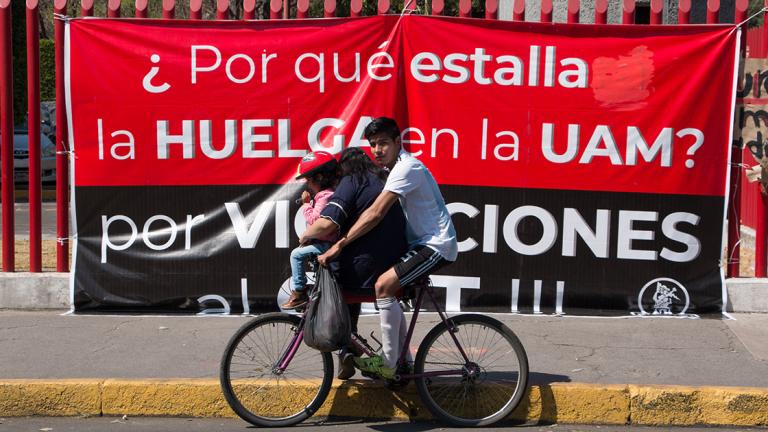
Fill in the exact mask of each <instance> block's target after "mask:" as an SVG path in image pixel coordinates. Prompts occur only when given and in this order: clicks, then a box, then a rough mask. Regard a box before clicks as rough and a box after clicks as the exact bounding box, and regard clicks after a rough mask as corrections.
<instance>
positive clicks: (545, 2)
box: [540, 0, 552, 23]
mask: <svg viewBox="0 0 768 432" xmlns="http://www.w3.org/2000/svg"><path fill="white" fill-rule="evenodd" d="M540 21H541V22H543V23H551V22H552V0H541V18H540Z"/></svg>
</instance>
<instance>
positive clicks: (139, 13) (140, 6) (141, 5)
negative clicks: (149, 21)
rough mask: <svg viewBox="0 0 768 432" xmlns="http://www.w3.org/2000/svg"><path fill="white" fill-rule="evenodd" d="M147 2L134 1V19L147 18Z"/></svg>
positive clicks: (142, 0)
mask: <svg viewBox="0 0 768 432" xmlns="http://www.w3.org/2000/svg"><path fill="white" fill-rule="evenodd" d="M148 3H149V0H136V12H135V14H134V16H135V17H136V18H148V17H149V4H148Z"/></svg>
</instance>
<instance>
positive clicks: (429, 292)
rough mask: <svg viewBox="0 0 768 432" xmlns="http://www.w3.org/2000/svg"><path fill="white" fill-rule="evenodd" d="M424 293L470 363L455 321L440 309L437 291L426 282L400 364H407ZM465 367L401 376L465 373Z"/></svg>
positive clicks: (402, 351)
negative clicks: (460, 340) (457, 334)
mask: <svg viewBox="0 0 768 432" xmlns="http://www.w3.org/2000/svg"><path fill="white" fill-rule="evenodd" d="M424 293H427V295H428V296H429V299H430V300H431V301H432V305H433V306H434V307H435V310H436V311H437V314H438V316H440V320H442V322H443V324H445V326H446V327H448V328H449V329H450V334H451V338H452V339H453V343H455V344H456V347H457V348H458V349H459V352H460V353H461V356H462V357H463V358H464V362H465V364H466V363H469V357H467V354H466V353H465V352H464V348H463V347H462V346H461V342H459V339H458V338H457V337H456V331H455V330H456V329H455V328H454V326H453V323H452V322H451V321H450V320H449V319H448V314H446V313H445V312H444V311H443V310H442V309H440V305H438V303H437V300H435V293H434V291H433V289H432V285H429V284H425V285H423V286H422V287H421V289H420V290H419V294H418V295H417V297H416V305H415V306H414V307H413V317H411V323H410V325H409V326H408V333H407V334H406V336H405V341H404V342H403V346H402V347H401V348H400V357H399V358H398V360H397V363H398V364H405V362H406V361H407V360H406V355H407V350H408V349H409V348H408V347H409V346H410V344H411V338H412V337H413V332H414V330H415V329H416V321H417V320H418V318H419V312H420V310H421V305H422V303H423V302H424ZM464 372H465V369H464V368H462V369H455V370H445V371H439V372H426V373H420V374H404V375H400V378H401V379H402V378H408V379H411V378H420V377H434V376H443V375H462V374H464Z"/></svg>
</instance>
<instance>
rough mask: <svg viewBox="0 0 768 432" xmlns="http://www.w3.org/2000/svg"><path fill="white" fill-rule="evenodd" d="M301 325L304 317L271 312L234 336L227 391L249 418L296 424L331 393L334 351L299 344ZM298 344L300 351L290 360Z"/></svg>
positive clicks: (226, 365)
mask: <svg viewBox="0 0 768 432" xmlns="http://www.w3.org/2000/svg"><path fill="white" fill-rule="evenodd" d="M300 323H301V319H300V318H299V317H298V316H294V315H288V314H284V313H270V314H265V315H262V316H259V317H257V318H255V319H253V320H251V321H249V322H248V323H246V324H245V325H243V326H242V327H241V328H240V329H239V330H238V331H237V332H236V333H235V334H234V335H233V336H232V338H231V339H230V340H229V343H228V344H227V348H226V350H225V351H224V355H223V356H222V359H221V369H220V380H221V389H222V391H223V393H224V397H225V398H226V400H227V402H228V403H229V405H230V406H231V407H232V409H233V410H234V411H235V413H237V415H239V416H240V417H241V418H242V419H243V420H245V421H247V422H249V423H252V424H254V425H257V426H266V427H277V426H290V425H294V424H296V423H299V422H301V421H303V420H305V419H307V418H308V417H310V416H311V415H312V414H314V413H315V412H316V411H317V410H318V409H319V408H320V406H321V405H322V404H323V402H324V401H325V398H326V397H328V392H329V391H330V389H331V383H332V381H333V359H332V357H331V354H330V353H324V352H320V351H317V350H315V349H312V348H309V347H308V346H306V345H305V344H304V343H303V342H302V341H298V342H297V337H298V334H299V332H300V331H301V328H300V327H299V326H300ZM292 348H298V349H296V351H295V353H293V357H292V358H291V359H290V361H289V362H286V361H285V359H286V356H290V352H291V350H292ZM285 365H287V367H285V368H284V369H283V367H282V366H285Z"/></svg>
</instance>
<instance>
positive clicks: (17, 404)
mask: <svg viewBox="0 0 768 432" xmlns="http://www.w3.org/2000/svg"><path fill="white" fill-rule="evenodd" d="M98 415H101V381H98V380H55V381H54V380H5V381H0V417H18V416H98Z"/></svg>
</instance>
